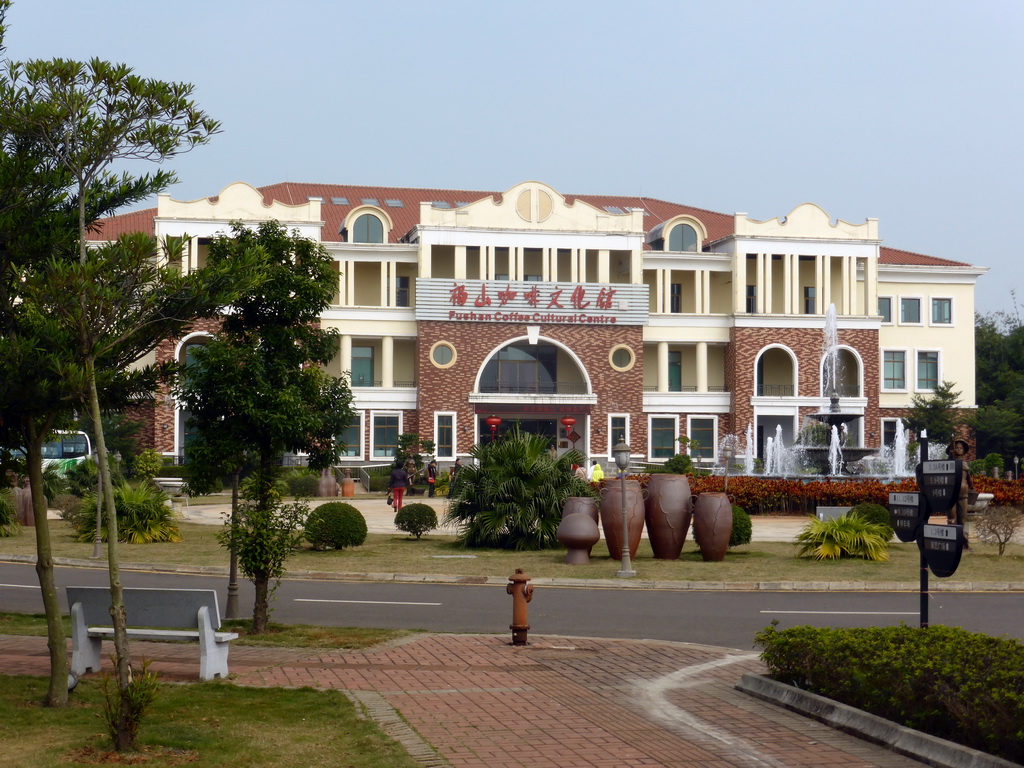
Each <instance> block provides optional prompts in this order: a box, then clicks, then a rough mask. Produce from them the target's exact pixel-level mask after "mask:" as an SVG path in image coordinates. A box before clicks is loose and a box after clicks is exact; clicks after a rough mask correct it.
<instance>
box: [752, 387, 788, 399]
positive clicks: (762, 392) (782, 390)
mask: <svg viewBox="0 0 1024 768" xmlns="http://www.w3.org/2000/svg"><path fill="white" fill-rule="evenodd" d="M794 390H795V388H794V386H793V385H792V384H758V385H757V396H758V397H792V396H793V395H794V393H795V392H794Z"/></svg>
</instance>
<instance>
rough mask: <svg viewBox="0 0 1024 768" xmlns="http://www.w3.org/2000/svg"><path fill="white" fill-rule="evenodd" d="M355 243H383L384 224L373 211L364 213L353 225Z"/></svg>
mask: <svg viewBox="0 0 1024 768" xmlns="http://www.w3.org/2000/svg"><path fill="white" fill-rule="evenodd" d="M352 242H353V243H383V242H384V224H383V223H382V222H381V220H380V219H378V218H377V217H376V216H374V215H373V214H372V213H364V214H363V215H362V216H360V217H359V218H358V219H356V222H355V224H353V225H352Z"/></svg>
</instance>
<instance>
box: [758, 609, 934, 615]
mask: <svg viewBox="0 0 1024 768" xmlns="http://www.w3.org/2000/svg"><path fill="white" fill-rule="evenodd" d="M761 612H762V613H801V614H805V615H825V616H915V615H918V611H916V610H762V611H761Z"/></svg>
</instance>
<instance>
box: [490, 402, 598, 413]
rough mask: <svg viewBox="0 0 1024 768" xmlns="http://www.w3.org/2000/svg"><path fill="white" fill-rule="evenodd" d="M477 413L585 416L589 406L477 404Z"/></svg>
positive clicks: (588, 411)
mask: <svg viewBox="0 0 1024 768" xmlns="http://www.w3.org/2000/svg"><path fill="white" fill-rule="evenodd" d="M475 410H476V412H477V413H494V412H498V413H500V414H503V415H524V414H541V415H544V416H555V415H558V416H580V415H582V416H587V415H589V414H590V406H589V405H569V404H563V405H559V404H557V403H554V404H552V403H501V404H499V405H495V404H493V403H477V404H476V408H475Z"/></svg>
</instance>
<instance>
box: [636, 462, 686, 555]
mask: <svg viewBox="0 0 1024 768" xmlns="http://www.w3.org/2000/svg"><path fill="white" fill-rule="evenodd" d="M645 506H646V519H647V537H648V538H649V539H650V540H651V549H652V550H654V556H655V557H656V558H657V559H659V560H675V559H677V558H678V557H679V553H680V552H682V551H683V544H685V543H686V532H687V531H688V530H689V528H690V518H691V516H692V514H693V499H692V497H691V495H690V481H689V480H688V479H687V477H686V475H668V474H660V473H658V474H653V475H651V479H650V481H648V483H647V501H646V503H645Z"/></svg>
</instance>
